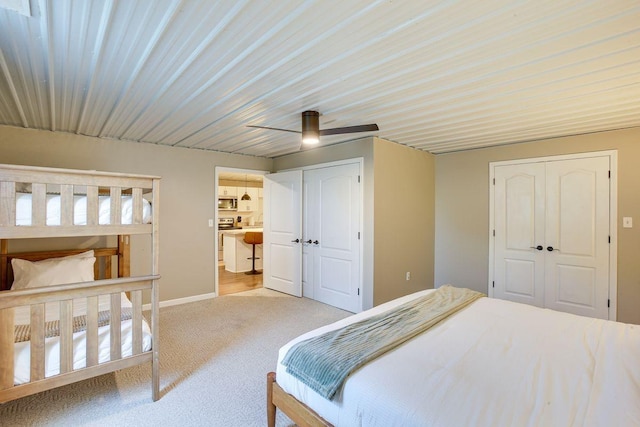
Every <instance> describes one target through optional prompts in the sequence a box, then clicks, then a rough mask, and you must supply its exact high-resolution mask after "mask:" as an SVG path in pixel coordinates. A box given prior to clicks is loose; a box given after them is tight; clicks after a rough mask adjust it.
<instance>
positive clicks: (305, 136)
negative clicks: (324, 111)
mask: <svg viewBox="0 0 640 427" xmlns="http://www.w3.org/2000/svg"><path fill="white" fill-rule="evenodd" d="M319 117H320V113H318V112H317V111H303V112H302V140H303V141H305V140H314V139H315V140H316V141H317V140H318V138H319V136H320V120H319Z"/></svg>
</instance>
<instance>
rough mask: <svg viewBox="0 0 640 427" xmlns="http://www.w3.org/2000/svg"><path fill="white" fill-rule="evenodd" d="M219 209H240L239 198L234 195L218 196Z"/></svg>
mask: <svg viewBox="0 0 640 427" xmlns="http://www.w3.org/2000/svg"><path fill="white" fill-rule="evenodd" d="M218 210H221V211H237V210H238V198H237V197H234V196H220V197H218Z"/></svg>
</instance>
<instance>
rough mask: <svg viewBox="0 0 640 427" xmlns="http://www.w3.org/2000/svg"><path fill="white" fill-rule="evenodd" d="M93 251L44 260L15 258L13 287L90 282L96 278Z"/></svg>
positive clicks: (12, 261) (13, 263)
mask: <svg viewBox="0 0 640 427" xmlns="http://www.w3.org/2000/svg"><path fill="white" fill-rule="evenodd" d="M95 262H96V257H95V256H94V253H93V251H87V252H83V253H81V254H78V255H71V256H67V257H62V258H53V259H46V260H43V261H36V262H33V261H27V260H24V259H19V258H13V259H12V260H11V267H12V268H13V285H11V289H14V290H15V289H26V288H37V287H41V286H51V285H61V284H64V283H76V282H89V281H92V280H94V277H93V265H94V264H95Z"/></svg>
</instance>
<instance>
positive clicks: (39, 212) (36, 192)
mask: <svg viewBox="0 0 640 427" xmlns="http://www.w3.org/2000/svg"><path fill="white" fill-rule="evenodd" d="M31 204H32V205H31V224H32V225H34V226H39V225H40V226H42V225H45V223H46V220H47V185H46V184H38V183H34V184H33V186H32V188H31Z"/></svg>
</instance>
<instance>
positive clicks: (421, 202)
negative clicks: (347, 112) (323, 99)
mask: <svg viewBox="0 0 640 427" xmlns="http://www.w3.org/2000/svg"><path fill="white" fill-rule="evenodd" d="M360 157H361V158H363V159H364V171H363V185H364V188H363V197H364V224H363V248H364V253H363V264H364V265H363V270H364V271H363V289H364V292H363V307H364V308H369V307H372V306H374V305H378V304H380V303H382V302H385V301H388V300H390V299H393V298H395V297H398V296H401V295H406V294H408V293H411V292H415V291H417V290H420V289H427V288H432V287H433V274H434V272H433V236H434V226H435V220H434V192H435V184H434V169H435V167H434V157H433V156H432V155H431V154H428V153H425V152H421V151H416V150H414V149H411V148H408V147H405V146H403V145H400V144H396V143H393V142H389V141H386V140H383V139H380V138H362V139H359V140H355V141H351V142H347V143H343V144H337V145H332V146H329V147H322V148H317V149H313V150H307V151H303V152H300V153H296V154H292V155H289V156H284V157H280V158H277V159H274V163H273V167H274V170H286V169H294V168H300V167H304V166H311V165H316V164H322V163H329V162H333V161H338V160H345V159H353V158H360ZM407 271H410V272H411V275H412V278H411V280H410V281H409V282H407V281H406V280H405V273H406V272H407Z"/></svg>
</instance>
